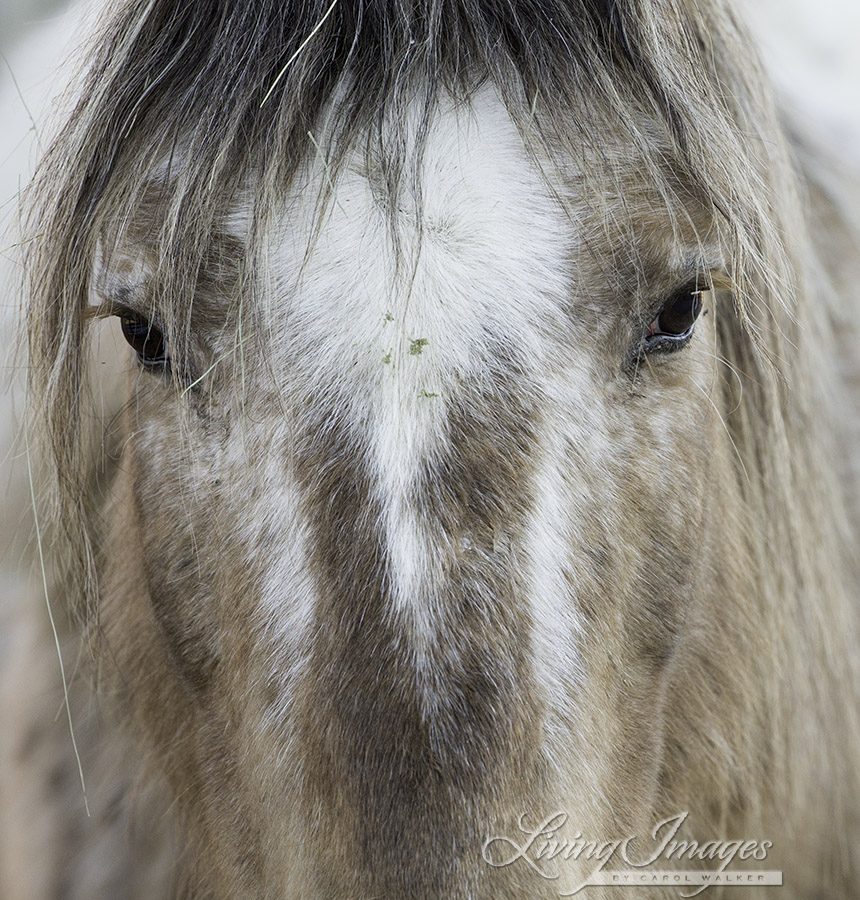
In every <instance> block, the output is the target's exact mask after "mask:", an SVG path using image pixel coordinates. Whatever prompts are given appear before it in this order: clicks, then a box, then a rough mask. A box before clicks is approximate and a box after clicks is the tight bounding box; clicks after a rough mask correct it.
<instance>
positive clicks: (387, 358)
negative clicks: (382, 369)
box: [382, 350, 391, 366]
mask: <svg viewBox="0 0 860 900" xmlns="http://www.w3.org/2000/svg"><path fill="white" fill-rule="evenodd" d="M382 363H383V365H386V366H390V365H391V351H390V350H389V351H388V353H386V354H385V356H383V357H382Z"/></svg>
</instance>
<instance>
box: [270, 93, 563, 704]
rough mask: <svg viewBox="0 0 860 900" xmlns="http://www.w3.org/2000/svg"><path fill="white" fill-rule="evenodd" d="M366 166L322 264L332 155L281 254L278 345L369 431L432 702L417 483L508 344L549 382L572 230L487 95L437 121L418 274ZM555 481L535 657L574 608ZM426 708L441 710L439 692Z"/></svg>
mask: <svg viewBox="0 0 860 900" xmlns="http://www.w3.org/2000/svg"><path fill="white" fill-rule="evenodd" d="M320 143H321V145H322V141H320ZM355 159H356V162H355V164H354V165H351V166H347V167H346V169H345V170H344V172H343V173H342V175H341V176H340V177H339V178H338V181H337V184H336V198H335V200H334V202H332V203H331V205H330V207H329V209H328V211H327V213H326V219H325V222H324V225H323V227H322V229H321V231H320V232H319V234H318V238H317V241H316V244H315V245H314V249H313V253H312V254H311V255H310V258H309V259H307V260H306V259H305V250H306V247H307V241H308V239H309V237H310V234H311V232H312V229H313V222H314V216H315V211H316V201H317V196H318V190H319V186H320V185H321V184H322V183H323V180H324V179H327V178H328V177H329V175H328V172H327V171H326V170H325V168H324V166H323V164H322V163H321V161H320V160H319V159H318V158H313V159H311V161H310V174H309V175H308V176H307V177H308V181H307V182H306V184H305V185H304V187H303V188H301V189H299V190H297V192H296V196H295V198H294V200H293V201H292V202H291V203H290V204H288V208H287V210H286V212H285V215H284V220H283V228H282V229H280V230H279V232H278V234H277V235H274V236H273V239H272V241H271V243H270V247H271V248H272V249H271V251H270V252H271V257H272V266H273V269H272V272H271V277H270V283H271V297H270V315H271V317H272V318H271V322H272V328H273V337H274V336H276V335H278V336H280V337H279V341H278V348H277V349H276V350H275V351H274V352H275V354H277V353H280V354H282V358H283V360H284V377H285V379H286V380H287V381H288V382H289V381H294V380H295V379H296V377H297V376H298V378H300V379H301V380H302V381H303V382H305V380H308V381H307V383H310V384H312V385H314V386H316V388H317V390H319V391H321V392H322V393H323V394H324V396H325V397H326V399H327V400H328V401H329V402H330V403H332V404H333V406H334V408H336V409H337V411H338V415H339V416H341V417H344V416H345V417H346V418H347V419H348V421H351V422H352V423H354V426H355V428H356V432H357V433H363V434H368V435H369V436H370V448H369V454H370V455H369V458H368V459H367V460H365V464H368V465H369V466H370V469H371V472H372V476H373V479H374V482H375V485H376V492H377V499H378V501H379V503H380V507H381V509H382V521H381V522H380V523H378V525H379V526H380V527H381V528H382V530H383V533H384V537H385V541H386V545H387V549H388V571H387V579H388V584H389V587H390V595H391V598H392V608H391V615H392V616H393V617H394V618H395V620H396V621H397V622H399V623H400V626H401V627H402V628H404V629H405V631H406V634H408V635H409V637H410V642H411V647H412V651H413V656H414V662H415V664H416V669H417V672H418V675H419V681H420V682H422V683H424V687H425V690H426V691H428V692H429V691H430V688H429V683H430V682H429V680H428V679H427V678H424V677H422V670H423V669H424V668H425V663H426V662H427V659H428V656H427V651H428V649H430V648H432V646H433V645H434V643H435V642H436V640H437V636H438V629H439V628H440V627H441V624H442V622H443V621H444V616H443V615H442V612H443V611H442V610H440V609H438V608H437V606H436V604H437V603H438V601H439V597H440V591H439V590H438V588H439V585H440V580H441V578H442V569H441V566H440V560H441V559H442V557H443V553H444V550H445V548H442V547H436V546H434V541H435V537H434V535H432V534H431V533H429V532H428V530H427V529H425V528H424V527H423V525H422V523H421V521H420V517H419V515H418V512H417V510H416V509H415V508H414V506H413V498H414V495H415V491H416V478H417V477H418V474H419V472H420V471H421V469H422V466H423V465H424V464H425V463H426V462H427V461H431V462H432V461H434V460H435V459H438V458H440V457H442V456H444V455H445V453H446V437H445V422H446V407H447V404H448V400H449V398H450V397H451V396H452V395H453V394H454V393H455V392H456V391H457V390H458V389H459V388H458V385H459V384H461V383H462V382H463V381H464V380H466V379H470V378H477V379H480V378H481V377H482V376H485V375H486V372H487V369H488V363H489V362H491V361H492V357H493V355H494V354H495V352H496V350H495V349H494V347H496V346H498V345H500V344H501V345H507V346H510V347H512V348H514V350H515V352H516V353H517V355H518V357H519V358H520V359H522V360H523V361H524V362H525V364H526V365H527V366H529V365H533V366H534V370H535V373H536V376H537V374H538V373H540V372H541V371H542V370H545V368H546V357H547V355H548V354H551V353H552V340H551V339H548V335H550V336H551V335H553V334H560V333H563V332H564V330H565V326H566V323H565V317H566V316H567V315H568V313H567V312H566V311H565V310H566V298H565V295H566V293H567V292H568V291H569V290H570V285H569V283H568V262H567V260H568V257H569V252H570V249H571V243H572V241H573V240H574V239H575V234H573V229H572V225H571V223H570V220H569V219H568V218H566V217H565V216H564V215H563V214H562V212H561V211H560V209H559V208H558V207H557V205H556V204H555V201H554V200H552V199H551V198H550V196H549V194H550V192H549V190H548V189H547V186H546V184H545V182H544V181H543V179H542V177H541V176H540V175H539V174H538V173H537V171H536V170H535V167H534V165H533V164H532V163H531V162H530V161H529V158H528V156H527V152H526V150H525V149H524V147H523V142H522V139H521V137H520V135H519V133H518V132H517V130H516V128H515V126H514V125H513V123H512V122H511V120H510V118H509V116H508V114H507V113H506V111H505V110H504V107H503V105H502V103H501V101H500V100H499V98H498V97H497V95H496V94H495V92H494V91H493V90H492V89H490V88H487V89H484V90H482V91H481V92H480V93H479V94H478V95H477V96H476V97H475V98H474V101H473V104H472V106H471V107H470V108H464V107H462V106H461V107H459V108H456V109H455V108H454V107H453V105H450V106H449V107H448V108H443V109H441V110H440V112H439V113H438V116H437V119H436V121H435V122H434V125H433V127H432V130H431V133H430V136H429V139H428V144H427V147H426V151H425V155H424V163H423V171H422V179H421V182H422V189H423V196H422V206H421V209H420V214H421V217H422V218H421V221H422V226H423V238H422V243H421V246H420V254H419V255H418V260H417V265H416V266H415V267H414V269H413V268H412V267H411V266H410V265H408V264H407V265H404V266H402V267H401V270H400V271H399V272H398V271H397V270H396V267H395V265H394V258H395V248H394V247H393V246H392V240H391V235H390V232H389V226H388V222H387V220H386V214H385V211H384V210H382V209H380V206H379V202H378V199H377V198H375V197H374V193H373V189H372V186H371V180H372V179H369V178H368V177H367V176H368V173H366V172H365V171H364V159H363V157H362V156H360V155H357V156H356V158H355ZM410 203H411V201H410V200H409V198H406V199H405V200H404V204H405V208H404V209H403V211H402V222H398V227H399V229H400V235H399V236H400V240H401V242H402V249H403V250H404V251H405V253H404V258H405V259H407V260H409V259H414V256H410V254H414V253H415V251H416V250H417V249H418V247H417V243H416V242H417V238H416V232H415V222H416V217H417V215H418V210H417V208H416V207H415V205H414V203H412V205H411V208H410ZM413 276H414V277H413ZM566 327H567V328H569V324H568V325H567V326H566ZM275 366H276V369H277V362H276V363H275ZM276 374H277V371H276ZM298 389H299V390H301V386H299V388H298ZM486 412H487V411H486V410H484V411H482V413H484V414H486ZM548 477H549V478H550V479H551V478H552V477H553V476H552V475H549V476H548ZM542 485H543V486H542V488H541V493H542V495H543V496H542V502H544V501H545V502H544V507H543V511H542V513H541V515H540V516H539V517H538V518H537V519H536V520H535V523H534V525H535V526H536V527H537V531H536V533H535V540H537V541H538V542H540V541H543V540H544V539H546V540H547V541H548V542H547V544H546V548H549V549H544V550H540V548H538V547H536V546H535V547H533V556H534V560H535V565H534V573H533V577H534V588H535V590H534V591H533V594H532V596H531V597H529V598H524V600H526V599H527V600H528V602H531V603H532V604H533V605H535V610H534V612H533V619H534V621H535V627H536V628H537V629H538V630H539V631H540V632H542V633H544V632H545V633H546V634H544V635H543V637H538V639H537V642H536V643H537V645H538V646H546V647H556V648H558V649H560V648H561V643H560V640H559V639H558V638H557V637H553V634H554V632H556V631H557V630H558V618H557V614H558V612H559V610H561V609H562V608H564V607H565V604H566V603H569V602H570V598H568V597H567V596H565V589H564V579H563V577H562V576H561V574H560V566H561V565H562V555H563V554H561V553H560V552H559V549H560V548H559V547H558V546H557V545H558V543H559V538H558V537H557V536H558V535H562V534H564V532H565V524H564V517H565V511H564V510H563V509H562V508H560V507H559V506H558V505H557V504H555V505H554V504H553V502H552V496H551V495H552V493H553V491H554V490H555V486H554V485H550V484H549V483H548V482H546V479H544V482H543V483H542ZM553 535H555V536H556V537H553ZM462 537H463V539H464V540H466V541H468V540H469V536H468V535H464V536H462ZM532 543H534V542H532ZM284 577H286V578H289V576H288V575H287V574H286V572H284ZM544 607H545V609H544ZM270 612H271V614H272V615H273V616H280V615H283V611H279V610H278V609H272V610H270ZM571 615H572V613H570V612H568V614H567V617H568V618H569V617H570V616H571ZM566 646H567V645H566ZM423 674H424V675H428V676H429V674H430V673H427V672H424V673H423ZM425 700H426V701H427V703H428V705H431V706H432V697H430V696H426V697H425Z"/></svg>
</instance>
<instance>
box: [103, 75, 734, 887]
mask: <svg viewBox="0 0 860 900" xmlns="http://www.w3.org/2000/svg"><path fill="white" fill-rule="evenodd" d="M606 155H607V160H608V162H607V180H606V181H605V182H604V183H602V184H601V185H600V190H601V191H602V192H603V193H602V194H600V195H598V193H597V192H596V191H597V186H595V185H594V184H592V183H591V182H590V181H589V180H588V179H586V178H584V177H583V176H582V175H581V172H580V170H579V168H578V167H577V166H575V165H573V163H572V162H571V161H568V164H567V166H566V167H565V168H563V169H562V168H560V167H558V166H557V165H553V164H552V163H551V162H550V161H549V160H543V161H542V162H543V163H544V165H543V169H542V170H541V169H540V168H539V166H538V164H537V162H536V161H535V160H534V159H533V158H532V156H530V154H529V153H528V152H527V150H526V148H525V146H524V143H523V139H522V136H521V135H520V133H519V132H518V131H517V129H516V127H515V126H514V125H513V123H512V122H511V120H510V119H509V117H508V115H507V113H506V112H505V110H504V107H503V105H502V104H501V102H500V100H499V99H498V98H497V97H496V95H495V94H494V93H493V92H492V91H490V90H488V89H486V90H483V91H480V92H479V93H478V94H476V95H475V97H474V98H473V100H472V103H471V105H468V106H464V105H462V104H461V105H455V104H453V103H452V104H450V105H449V106H447V107H442V108H441V109H440V110H438V111H437V113H436V115H435V118H434V120H433V122H432V125H431V128H430V132H429V137H428V138H427V144H426V147H425V149H424V152H423V155H422V157H421V162H420V170H419V174H420V178H419V179H418V181H419V182H420V185H421V191H420V195H418V194H417V193H416V192H415V191H413V190H408V189H404V190H402V191H401V192H400V194H399V195H398V200H397V208H396V209H395V210H393V211H392V209H391V205H390V203H389V200H390V195H388V194H387V193H386V191H387V187H386V181H385V177H384V171H383V169H382V168H381V167H380V165H379V164H378V163H377V162H375V161H374V159H373V157H372V154H369V153H366V152H358V151H356V152H355V154H354V157H352V158H351V159H350V160H349V162H348V164H347V165H345V166H344V167H343V169H342V170H340V171H339V172H337V173H336V174H335V176H334V181H332V174H331V173H330V172H329V170H328V168H327V166H326V164H325V163H324V162H322V161H321V159H322V152H320V154H318V155H317V156H315V157H312V158H310V159H309V160H308V162H307V165H306V167H305V169H304V170H303V172H302V173H301V175H300V177H299V178H297V180H296V183H295V184H294V185H293V187H292V189H291V191H290V194H289V196H288V197H287V198H286V199H285V201H284V203H283V204H282V215H281V216H280V218H279V219H278V220H277V221H274V222H272V223H271V225H270V228H269V229H268V231H267V232H266V234H265V235H263V236H262V238H261V240H260V246H261V247H262V249H261V251H260V252H259V253H258V254H257V255H256V256H254V257H253V262H254V266H255V270H254V271H253V274H252V276H250V277H248V275H247V272H248V268H249V266H250V265H251V260H252V257H250V256H247V255H245V248H246V247H247V241H246V237H247V234H246V225H245V223H246V222H247V212H248V211H247V208H243V205H242V203H241V202H238V203H237V205H236V207H235V209H233V210H232V211H231V213H230V214H229V215H228V216H226V217H225V220H224V223H223V228H222V231H221V233H220V234H219V235H217V236H216V238H215V239H214V241H213V249H212V253H211V265H210V266H209V268H208V270H207V271H206V272H205V273H204V274H203V276H202V277H201V281H200V286H199V289H198V291H197V293H196V294H195V296H194V298H193V310H192V313H191V323H192V327H191V330H190V334H189V335H186V336H184V337H183V338H182V339H180V338H179V337H176V339H171V337H170V336H168V335H166V334H160V324H159V319H158V300H157V298H155V299H153V298H152V296H151V288H150V285H149V282H148V272H149V271H150V268H151V266H150V264H151V258H150V256H149V255H148V254H150V253H155V252H157V250H155V249H154V248H149V249H147V248H146V246H145V241H144V242H136V243H130V244H128V245H127V246H125V247H121V248H118V249H117V251H116V252H115V253H114V254H113V256H112V257H111V259H112V263H111V266H110V267H108V268H107V269H105V270H104V271H103V272H102V273H101V274H100V276H99V278H100V283H101V285H102V292H103V293H104V294H105V296H106V297H107V298H108V299H114V300H116V298H117V297H121V298H122V304H123V308H124V310H125V312H124V321H123V323H122V326H121V327H122V329H123V331H124V334H125V337H126V339H127V340H128V342H129V343H130V344H131V345H132V347H133V350H131V351H129V353H130V367H129V372H130V374H129V377H128V390H129V397H128V401H129V402H127V403H126V405H125V407H124V412H123V413H122V417H121V425H120V430H121V439H122V440H121V446H122V455H121V459H120V462H119V466H118V473H117V476H116V479H115V482H114V486H113V489H112V494H111V498H110V501H109V504H108V507H107V509H106V513H105V521H106V525H107V527H106V531H105V539H104V554H103V555H104V559H105V561H106V562H105V564H104V572H103V576H102V583H103V585H104V594H105V600H104V603H103V610H102V613H101V620H102V621H101V624H102V627H103V631H104V634H105V639H106V642H107V644H108V645H109V646H110V647H111V651H112V654H113V656H114V657H115V662H116V667H117V671H118V673H119V675H120V676H122V679H123V681H124V685H125V686H124V688H123V696H125V697H126V699H127V702H128V704H129V706H130V709H131V712H132V717H133V720H134V721H135V722H136V724H137V727H138V728H139V730H140V733H141V734H142V735H144V739H145V743H146V745H147V746H148V747H149V748H150V750H151V753H152V756H153V759H154V761H155V764H156V766H157V767H158V768H159V769H160V770H161V771H162V772H164V773H165V775H166V777H167V779H168V781H169V782H170V783H171V784H172V785H173V788H174V791H175V793H176V794H177V797H178V804H179V808H180V809H181V810H182V811H183V813H184V818H185V821H186V827H187V830H188V832H189V835H190V839H191V840H192V841H193V842H195V843H196V844H197V845H199V848H198V849H199V855H200V858H201V859H202V860H203V861H204V868H206V867H211V869H212V872H211V874H210V875H208V876H206V878H207V879H208V880H209V881H210V882H211V885H210V886H211V887H213V889H215V890H217V891H219V892H220V893H219V894H218V895H219V896H221V895H223V896H231V897H245V896H248V897H250V896H254V897H261V896H285V894H284V891H285V890H286V891H288V892H289V891H292V892H293V893H287V894H286V895H287V896H301V897H303V898H311V897H316V896H319V897H329V898H330V897H341V896H347V895H348V896H364V895H368V896H375V895H378V894H379V893H384V892H388V893H387V895H388V896H401V897H406V896H409V897H415V898H419V897H421V898H423V897H441V896H445V897H466V896H470V897H490V896H492V897H494V898H500V897H508V896H513V895H514V891H515V890H516V885H517V884H518V883H519V879H521V878H522V872H521V871H520V870H519V869H518V868H517V867H516V866H497V865H494V864H493V861H492V860H489V859H488V858H487V856H486V854H485V853H484V849H485V841H486V839H487V838H488V837H491V836H493V835H496V834H504V833H507V834H517V833H518V831H517V829H518V827H519V826H518V822H521V821H527V822H528V821H534V822H537V821H540V820H541V819H543V818H545V817H546V815H548V814H551V813H554V812H556V811H558V810H563V811H565V813H566V814H567V815H568V816H569V818H570V823H571V827H572V828H574V829H575V830H577V831H581V832H582V833H583V834H591V835H594V836H595V837H598V838H601V839H609V838H611V837H612V836H613V835H617V834H619V833H620V834H626V833H629V832H630V831H631V829H634V828H637V827H639V826H640V825H642V824H646V818H645V817H646V813H648V812H650V810H651V809H652V807H653V803H654V797H655V794H656V791H657V784H658V778H659V775H660V768H661V765H663V764H664V739H665V732H664V713H665V709H666V705H667V703H669V702H671V697H667V685H668V684H669V676H670V673H671V672H672V670H673V667H675V666H676V665H678V664H679V663H678V658H679V647H681V646H682V645H683V639H684V633H685V628H687V627H688V623H689V622H690V621H695V617H696V615H697V610H699V609H700V607H702V606H705V605H706V604H705V600H704V598H705V595H706V594H707V593H708V592H709V591H714V592H717V591H719V589H720V580H721V578H722V577H723V576H722V575H721V574H720V572H719V571H718V570H717V569H715V566H716V560H717V558H718V557H717V553H718V551H719V552H722V553H726V552H727V548H728V552H732V547H731V540H730V538H728V537H727V535H726V533H724V531H717V526H716V525H715V524H714V520H713V517H711V516H709V511H710V509H711V508H712V507H713V505H714V504H716V503H717V502H721V503H722V504H723V510H724V512H723V515H722V517H721V522H722V523H723V525H721V526H720V527H721V528H724V529H725V530H726V531H729V530H730V526H731V524H732V523H731V516H730V514H726V513H725V507H726V503H725V498H726V496H727V495H730V494H731V492H732V490H733V489H734V488H733V484H734V479H735V476H734V475H733V472H732V467H731V465H730V447H729V442H728V438H727V437H726V436H725V433H724V431H723V430H722V428H721V425H720V422H719V417H718V410H719V409H720V408H721V407H723V406H724V401H723V398H722V394H723V390H722V382H721V380H720V378H719V373H718V371H717V364H716V359H717V354H718V351H717V349H716V340H717V338H716V332H715V315H714V311H715V308H714V302H715V295H714V293H713V292H712V291H710V290H709V289H710V288H711V286H712V279H713V278H714V273H715V272H718V270H719V269H720V268H721V266H722V264H723V260H722V259H721V256H720V248H719V247H718V246H712V245H709V244H707V243H705V242H703V241H702V240H701V239H700V237H699V235H704V234H705V233H706V232H707V228H708V223H707V222H706V221H703V219H702V217H701V214H700V212H698V211H696V210H693V209H691V208H687V209H684V210H680V209H675V210H669V209H667V208H666V202H665V200H664V199H663V198H661V197H659V196H654V193H655V192H654V191H652V190H651V189H650V187H649V184H648V183H647V181H643V178H642V175H641V173H640V171H639V169H638V167H637V163H636V158H635V155H634V154H633V151H632V150H631V149H630V147H628V146H626V145H625V144H624V143H623V142H622V141H621V140H620V139H619V140H618V142H617V145H615V146H610V147H609V149H608V150H607V151H606ZM573 162H576V161H573ZM326 189H331V191H330V196H328V198H327V200H325V201H323V202H322V203H321V202H320V197H321V195H322V194H324V193H325V191H326ZM607 210H611V211H612V216H607V215H606V211H607ZM697 217H698V218H697ZM144 230H145V229H144ZM153 310H154V311H155V312H154V313H153ZM172 376H176V377H175V378H174V377H172ZM177 383H179V384H180V388H179V389H177ZM718 498H721V499H718ZM733 552H734V553H735V554H736V559H740V558H741V551H740V549H738V548H734V550H733ZM129 635H131V636H133V639H132V640H129V638H128V636H129ZM620 723H625V724H624V725H623V727H622V726H621V725H620ZM523 816H524V817H525V819H521V817H523ZM648 824H650V820H649V822H648ZM573 871H574V872H575V866H574V869H573ZM529 889H530V890H532V891H533V894H529V896H532V895H534V896H543V894H541V893H540V892H541V891H547V890H550V887H549V886H548V885H547V884H545V883H543V882H542V881H541V880H540V879H539V878H535V879H534V880H533V882H529ZM557 889H558V885H553V886H552V888H551V893H553V894H555V892H556V891H557ZM517 896H520V894H517Z"/></svg>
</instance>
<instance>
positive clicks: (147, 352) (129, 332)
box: [121, 316, 167, 365]
mask: <svg viewBox="0 0 860 900" xmlns="http://www.w3.org/2000/svg"><path fill="white" fill-rule="evenodd" d="M121 321H122V333H123V336H124V337H125V339H126V340H127V341H128V342H129V344H130V345H131V347H132V349H133V350H134V351H135V352H136V353H137V355H138V357H139V358H140V361H141V362H142V363H143V364H144V365H157V364H162V363H166V362H167V343H166V341H165V340H164V335H163V334H162V333H161V332H160V331H159V330H158V328H156V327H155V325H153V324H152V322H148V321H146V319H139V318H137V317H134V316H123V317H122V320H121Z"/></svg>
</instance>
